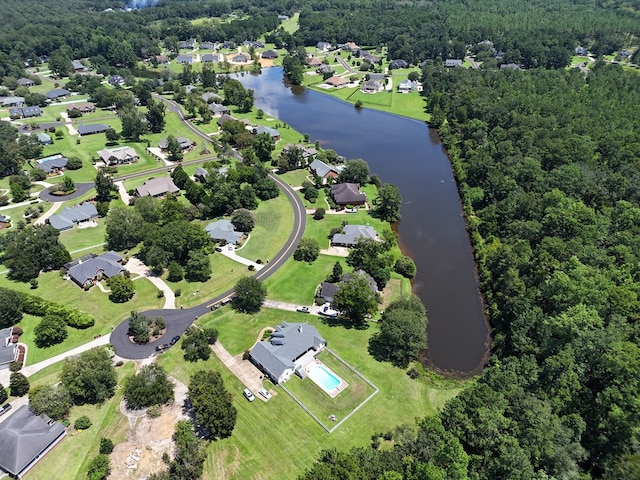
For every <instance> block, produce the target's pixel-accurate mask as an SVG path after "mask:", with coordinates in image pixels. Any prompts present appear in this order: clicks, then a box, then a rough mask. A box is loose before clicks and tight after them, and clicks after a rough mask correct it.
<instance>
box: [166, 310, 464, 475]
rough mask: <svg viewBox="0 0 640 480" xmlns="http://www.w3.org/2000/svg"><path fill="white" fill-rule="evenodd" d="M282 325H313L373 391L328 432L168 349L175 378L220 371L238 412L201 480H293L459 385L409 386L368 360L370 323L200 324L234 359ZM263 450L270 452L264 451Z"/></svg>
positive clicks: (220, 316) (299, 317)
mask: <svg viewBox="0 0 640 480" xmlns="http://www.w3.org/2000/svg"><path fill="white" fill-rule="evenodd" d="M282 320H287V321H290V322H291V321H306V322H308V323H311V324H313V325H314V326H316V328H318V330H319V332H320V334H321V335H322V336H323V337H324V338H325V339H326V340H327V343H328V345H329V346H330V348H331V349H332V350H333V351H335V352H336V353H337V354H338V355H339V356H341V357H342V358H343V359H344V360H345V361H347V362H348V363H349V364H351V365H352V366H353V367H354V368H356V369H357V370H358V371H359V372H360V373H362V374H363V375H364V376H365V377H366V378H368V379H369V380H370V381H371V382H373V383H374V384H375V385H376V386H377V387H378V388H379V389H380V392H379V393H378V394H377V395H375V396H374V397H373V398H372V399H371V401H369V402H368V403H367V404H366V405H365V406H364V407H363V408H362V409H361V410H359V411H358V412H357V413H356V414H355V415H353V416H352V417H351V418H350V419H349V420H347V421H346V422H345V423H344V424H343V425H342V426H341V427H340V428H338V429H337V430H336V431H335V432H334V433H332V434H328V433H326V432H325V431H324V430H323V429H322V428H321V427H320V426H319V425H318V424H317V423H316V422H315V421H314V420H313V419H312V418H311V417H310V416H309V415H308V414H307V413H306V412H304V410H302V408H300V407H299V406H298V405H297V404H296V403H295V402H294V401H293V400H292V399H291V398H290V397H289V396H288V395H286V393H285V392H283V391H280V390H279V389H278V388H277V387H276V388H275V392H276V395H274V397H273V398H272V399H271V400H270V401H269V402H268V403H264V402H262V401H256V402H252V403H249V402H247V401H246V400H245V399H244V398H243V396H242V388H244V386H243V385H242V384H241V383H240V382H239V381H238V380H237V379H236V377H235V376H233V375H232V374H231V373H230V372H229V371H228V370H227V369H226V368H225V367H224V366H223V365H222V364H221V362H220V361H219V360H218V359H217V358H216V357H215V356H214V357H212V358H211V359H209V360H208V361H207V362H198V363H197V364H191V363H186V362H184V361H183V360H182V351H181V350H180V349H177V348H173V349H170V350H169V351H168V352H167V353H166V354H164V355H162V356H161V357H160V358H159V360H158V361H159V363H161V364H162V365H163V366H165V368H166V369H167V370H168V371H171V372H172V374H173V375H174V376H176V378H177V379H178V380H180V381H183V382H188V379H189V376H190V375H191V374H192V373H193V372H195V371H196V370H198V369H200V368H207V369H214V370H217V371H220V372H221V374H222V376H223V378H224V381H225V385H226V388H227V389H228V390H229V391H231V392H232V394H233V396H234V405H235V407H236V408H237V409H238V420H237V423H236V427H235V430H234V432H233V435H232V436H231V437H230V438H227V439H224V440H220V441H216V442H213V443H211V444H209V447H208V452H209V456H208V458H207V461H206V463H205V474H204V476H203V478H204V479H216V478H239V479H251V478H286V479H289V478H295V477H296V476H298V475H299V474H301V473H302V472H303V471H304V469H305V468H308V467H309V465H311V462H313V460H314V459H315V458H316V457H317V455H318V453H319V451H320V450H321V449H325V448H331V447H337V448H340V449H346V448H349V447H351V446H364V445H367V444H368V443H369V442H370V440H371V435H372V434H374V433H379V432H384V431H388V430H390V429H392V428H393V427H395V426H397V425H399V424H402V423H413V421H414V420H415V418H416V417H422V416H425V415H432V414H433V413H434V412H436V411H437V410H439V409H440V408H441V407H442V405H443V404H444V402H445V401H446V400H448V399H449V398H451V397H452V396H454V395H456V394H457V393H458V392H459V391H460V390H461V389H462V387H463V386H464V384H463V383H456V382H442V383H438V382H432V381H429V380H428V379H426V378H424V379H418V380H412V379H410V378H409V377H408V376H407V375H406V374H405V372H404V371H403V370H401V369H398V368H396V367H393V366H392V365H390V364H387V363H380V362H376V361H375V360H373V358H371V356H370V355H369V353H368V351H367V344H368V339H369V337H370V336H371V335H372V334H373V333H375V331H376V326H375V324H373V325H372V326H371V328H369V329H367V330H355V329H345V328H344V327H341V326H329V325H326V324H324V323H323V322H322V320H321V319H319V318H318V317H313V316H309V315H305V314H300V313H295V312H284V311H278V310H270V309H263V310H262V311H261V312H260V313H258V314H256V315H239V314H236V313H234V312H233V311H232V310H231V309H229V308H226V307H225V308H223V309H221V310H218V311H216V312H213V313H212V314H209V315H207V316H206V317H203V318H201V319H200V320H199V322H201V323H202V324H203V325H206V326H215V327H216V328H217V329H218V330H219V332H220V336H219V340H220V342H222V344H223V345H224V346H225V347H226V348H227V349H228V350H229V351H230V353H232V354H238V353H240V352H242V351H243V350H245V349H247V348H250V347H251V346H252V345H253V343H254V342H255V340H256V337H257V334H258V332H259V331H260V329H261V328H262V327H265V326H273V325H276V324H279V323H281V322H282ZM265 385H267V384H266V383H265ZM345 398H346V397H345ZM315 408H319V406H316V407H315ZM265 445H274V446H277V448H274V449H269V451H268V452H267V451H266V449H265ZM258 472H259V473H258ZM256 475H258V477H256Z"/></svg>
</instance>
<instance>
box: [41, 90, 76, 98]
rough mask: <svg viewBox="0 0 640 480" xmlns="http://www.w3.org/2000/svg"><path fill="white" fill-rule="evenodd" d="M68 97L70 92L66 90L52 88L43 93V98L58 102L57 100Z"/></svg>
mask: <svg viewBox="0 0 640 480" xmlns="http://www.w3.org/2000/svg"><path fill="white" fill-rule="evenodd" d="M69 95H71V92H70V91H69V90H67V89H66V88H54V89H53V90H49V91H48V92H47V93H45V96H46V97H47V98H48V99H49V100H58V99H59V98H64V97H68V96H69Z"/></svg>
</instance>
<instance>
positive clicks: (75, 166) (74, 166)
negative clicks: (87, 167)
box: [67, 157, 82, 170]
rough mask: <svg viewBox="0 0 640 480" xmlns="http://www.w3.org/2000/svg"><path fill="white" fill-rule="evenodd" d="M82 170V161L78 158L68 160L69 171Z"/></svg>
mask: <svg viewBox="0 0 640 480" xmlns="http://www.w3.org/2000/svg"><path fill="white" fill-rule="evenodd" d="M81 168H82V160H81V159H79V158H78V157H69V158H68V159H67V169H68V170H79V169H81Z"/></svg>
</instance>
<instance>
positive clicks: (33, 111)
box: [9, 106, 42, 118]
mask: <svg viewBox="0 0 640 480" xmlns="http://www.w3.org/2000/svg"><path fill="white" fill-rule="evenodd" d="M9 115H11V116H12V117H14V116H16V117H22V118H31V117H38V116H40V115H42V110H41V109H40V107H38V106H33V107H14V108H12V109H11V110H9Z"/></svg>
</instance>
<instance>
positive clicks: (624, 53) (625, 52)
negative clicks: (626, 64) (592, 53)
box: [618, 49, 631, 58]
mask: <svg viewBox="0 0 640 480" xmlns="http://www.w3.org/2000/svg"><path fill="white" fill-rule="evenodd" d="M618 53H619V55H620V56H621V57H623V58H629V57H631V52H630V51H629V50H627V49H624V50H620V52H618Z"/></svg>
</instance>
